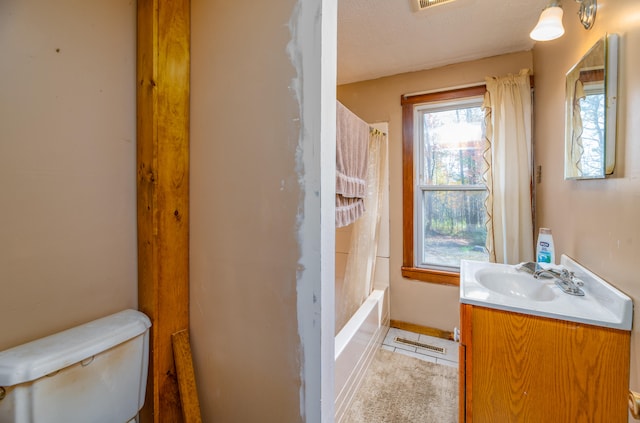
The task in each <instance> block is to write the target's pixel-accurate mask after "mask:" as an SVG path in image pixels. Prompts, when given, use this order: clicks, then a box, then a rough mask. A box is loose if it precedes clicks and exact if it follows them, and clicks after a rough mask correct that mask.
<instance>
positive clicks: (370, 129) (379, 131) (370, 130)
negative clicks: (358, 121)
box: [369, 126, 387, 137]
mask: <svg viewBox="0 0 640 423" xmlns="http://www.w3.org/2000/svg"><path fill="white" fill-rule="evenodd" d="M369 133H370V134H371V133H373V134H375V135H378V134H382V135H384V136H385V137H386V136H387V134H386V133H385V132H382V131H381V130H379V129H376V128H374V127H373V126H369Z"/></svg>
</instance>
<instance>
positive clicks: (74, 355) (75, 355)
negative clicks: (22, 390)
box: [0, 310, 151, 386]
mask: <svg viewBox="0 0 640 423" xmlns="http://www.w3.org/2000/svg"><path fill="white" fill-rule="evenodd" d="M150 327H151V321H150V320H149V318H148V317H147V316H146V315H145V314H143V313H141V312H139V311H137V310H124V311H121V312H119V313H115V314H112V315H110V316H107V317H103V318H101V319H97V320H94V321H92V322H89V323H85V324H83V325H80V326H76V327H74V328H71V329H68V330H65V331H62V332H58V333H56V334H53V335H50V336H47V337H45V338H40V339H36V340H35V341H32V342H28V343H26V344H23V345H19V346H17V347H14V348H11V349H8V350H5V351H2V352H0V386H13V385H17V384H19V383H24V382H30V381H33V380H36V379H39V378H41V377H42V376H46V375H48V374H51V373H54V372H56V371H58V370H61V369H64V368H65V367H68V366H70V365H72V364H75V363H78V362H80V361H82V360H84V359H87V358H89V357H92V356H94V355H97V354H99V353H101V352H103V351H106V350H108V349H110V348H112V347H115V346H116V345H119V344H121V343H123V342H126V341H128V340H129V339H132V338H135V337H136V336H138V335H141V334H143V333H144V332H146V331H147V330H148V329H149V328H150Z"/></svg>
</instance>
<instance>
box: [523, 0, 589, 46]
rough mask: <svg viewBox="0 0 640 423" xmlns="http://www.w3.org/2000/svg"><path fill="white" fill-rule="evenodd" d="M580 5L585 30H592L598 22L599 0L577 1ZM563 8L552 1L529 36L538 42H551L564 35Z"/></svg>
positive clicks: (579, 15) (580, 16)
mask: <svg viewBox="0 0 640 423" xmlns="http://www.w3.org/2000/svg"><path fill="white" fill-rule="evenodd" d="M576 2H577V3H580V10H579V11H578V17H579V18H580V22H581V23H582V26H584V29H590V28H591V27H592V26H593V23H594V22H595V20H596V10H597V8H598V4H597V0H576ZM562 14H563V12H562V7H560V3H559V2H558V1H555V0H552V1H551V2H550V3H549V5H548V6H547V7H546V8H545V9H544V10H543V11H542V13H541V14H540V19H539V20H538V24H537V25H536V27H535V28H533V31H531V33H530V34H529V36H530V37H531V38H532V39H534V40H536V41H550V40H555V39H556V38H559V37H561V36H562V34H564V27H563V26H562Z"/></svg>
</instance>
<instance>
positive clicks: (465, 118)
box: [419, 107, 485, 185]
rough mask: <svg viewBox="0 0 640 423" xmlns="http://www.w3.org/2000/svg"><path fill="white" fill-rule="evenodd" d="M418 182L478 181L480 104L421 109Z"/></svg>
mask: <svg viewBox="0 0 640 423" xmlns="http://www.w3.org/2000/svg"><path fill="white" fill-rule="evenodd" d="M422 122H423V134H422V140H423V143H422V146H423V151H422V169H421V172H420V179H421V181H420V182H419V184H421V185H478V184H482V164H483V158H482V153H483V151H484V145H485V144H484V137H483V133H484V127H483V126H484V115H483V112H482V110H481V108H480V107H466V108H459V109H453V110H442V111H424V112H423V114H422Z"/></svg>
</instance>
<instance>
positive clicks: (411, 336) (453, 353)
mask: <svg viewBox="0 0 640 423" xmlns="http://www.w3.org/2000/svg"><path fill="white" fill-rule="evenodd" d="M396 337H399V338H404V339H408V340H411V341H416V342H420V343H422V344H428V345H433V346H436V347H442V348H444V349H445V353H444V354H442V353H439V352H437V351H431V350H428V349H425V348H420V347H416V346H412V345H407V344H404V343H400V342H396V341H395V339H396ZM382 348H383V349H385V350H389V351H394V352H397V353H401V354H405V355H408V356H411V357H415V358H419V359H421V360H425V361H429V362H431V363H436V364H442V365H445V366H451V367H458V343H457V342H454V341H449V340H447V339H442V338H436V337H433V336H428V335H422V334H418V333H415V332H409V331H406V330H403V329H396V328H389V331H388V332H387V335H386V336H385V338H384V341H383V342H382Z"/></svg>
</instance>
